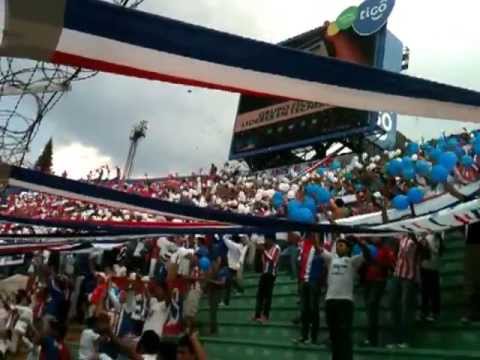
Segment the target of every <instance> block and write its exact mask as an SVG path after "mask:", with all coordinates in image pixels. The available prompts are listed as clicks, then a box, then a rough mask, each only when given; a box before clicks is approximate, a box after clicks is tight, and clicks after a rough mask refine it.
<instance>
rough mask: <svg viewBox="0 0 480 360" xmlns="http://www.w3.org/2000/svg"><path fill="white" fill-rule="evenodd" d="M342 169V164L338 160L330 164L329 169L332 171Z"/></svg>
mask: <svg viewBox="0 0 480 360" xmlns="http://www.w3.org/2000/svg"><path fill="white" fill-rule="evenodd" d="M341 168H342V163H341V162H340V161H339V160H335V161H334V162H332V164H331V165H330V169H332V170H339V169H341Z"/></svg>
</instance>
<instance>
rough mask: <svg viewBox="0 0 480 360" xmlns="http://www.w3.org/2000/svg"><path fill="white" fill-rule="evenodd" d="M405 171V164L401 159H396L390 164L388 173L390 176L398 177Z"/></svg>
mask: <svg viewBox="0 0 480 360" xmlns="http://www.w3.org/2000/svg"><path fill="white" fill-rule="evenodd" d="M402 169H403V163H402V161H401V160H399V159H394V160H391V161H389V162H388V164H387V172H388V175H390V176H398V175H400V174H401V172H402Z"/></svg>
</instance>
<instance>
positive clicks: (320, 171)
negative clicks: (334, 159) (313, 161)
mask: <svg viewBox="0 0 480 360" xmlns="http://www.w3.org/2000/svg"><path fill="white" fill-rule="evenodd" d="M326 172H327V169H325V168H323V167H321V168H318V169H317V174H318V175H320V176H323V175H325V173H326Z"/></svg>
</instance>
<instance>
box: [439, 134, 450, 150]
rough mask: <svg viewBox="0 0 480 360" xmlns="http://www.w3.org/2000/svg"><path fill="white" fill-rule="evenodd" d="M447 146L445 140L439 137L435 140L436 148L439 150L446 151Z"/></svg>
mask: <svg viewBox="0 0 480 360" xmlns="http://www.w3.org/2000/svg"><path fill="white" fill-rule="evenodd" d="M447 146H448V145H447V140H445V138H443V137H441V138H440V139H438V140H437V148H439V149H440V150H441V151H445V150H447Z"/></svg>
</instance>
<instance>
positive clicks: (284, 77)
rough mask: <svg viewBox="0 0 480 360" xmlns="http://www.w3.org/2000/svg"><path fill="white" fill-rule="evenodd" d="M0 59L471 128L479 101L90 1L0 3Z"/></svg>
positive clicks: (453, 90) (457, 91) (468, 94)
mask: <svg viewBox="0 0 480 360" xmlns="http://www.w3.org/2000/svg"><path fill="white" fill-rule="evenodd" d="M0 34H1V37H0V41H1V44H0V56H10V57H19V58H30V59H35V60H44V61H49V62H52V63H55V64H64V65H72V66H79V67H84V68H89V69H94V70H99V71H104V72H109V73H114V74H121V75H127V76H134V77H138V78H145V79H150V80H160V81H167V82H171V83H179V84H188V85H193V86H201V87H207V88H213V89H221V90H227V91H233V92H240V93H243V94H255V95H266V96H273V97H279V98H285V99H299V100H308V101H313V102H319V103H324V104H330V105H335V106H341V107H347V108H354V109H360V110H369V111H385V112H396V113H401V114H410V115H415V116H426V117H432V118H441V119H453V120H461V121H471V122H478V121H479V119H480V94H479V93H477V92H474V91H470V90H466V89H461V88H458V87H453V86H448V85H443V84H439V83H436V82H432V81H428V80H423V79H419V78H414V77H409V76H406V75H402V74H396V73H392V72H388V71H383V70H379V69H374V68H370V67H365V66H361V65H356V64H352V63H348V62H343V61H340V60H336V59H332V58H327V57H321V56H316V55H313V54H309V53H306V52H303V51H298V50H293V49H288V48H285V47H282V46H277V45H272V44H268V43H265V42H260V41H256V40H252V39H247V38H243V37H240V36H237V35H231V34H227V33H224V32H220V31H215V30H212V29H208V28H205V27H201V26H196V25H192V24H188V23H184V22H181V21H177V20H173V19H169V18H166V17H161V16H157V15H153V14H149V13H146V12H141V11H138V10H132V9H125V8H122V7H119V6H115V5H113V4H109V3H107V2H103V1H99V0H42V1H39V0H0Z"/></svg>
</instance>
